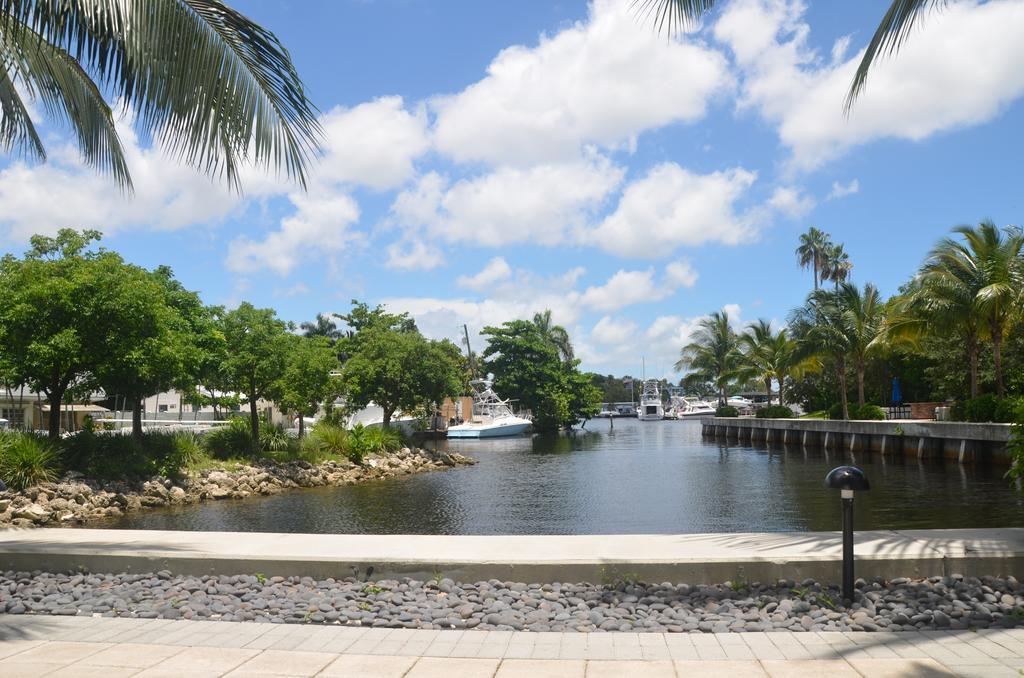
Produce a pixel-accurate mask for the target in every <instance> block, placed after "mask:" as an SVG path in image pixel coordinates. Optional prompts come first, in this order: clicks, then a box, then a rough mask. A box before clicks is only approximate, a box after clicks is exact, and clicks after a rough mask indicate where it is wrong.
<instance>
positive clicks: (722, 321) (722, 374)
mask: <svg viewBox="0 0 1024 678" xmlns="http://www.w3.org/2000/svg"><path fill="white" fill-rule="evenodd" d="M675 368H676V370H677V371H682V370H689V371H691V372H692V373H695V374H699V375H701V376H703V377H704V378H705V379H706V380H707V381H709V382H711V383H713V384H714V385H715V388H716V389H717V390H718V404H719V405H724V404H725V402H726V390H727V389H728V388H729V386H730V384H732V383H733V382H734V381H736V380H737V379H744V378H746V377H747V376H749V369H748V368H747V366H746V363H745V360H744V356H743V352H742V351H741V350H740V341H739V337H738V336H737V334H736V332H735V330H733V329H732V325H730V323H729V314H728V313H727V312H726V311H716V312H714V313H712V314H711V315H710V316H709V317H707V318H704V319H703V320H701V321H700V323H699V329H698V330H697V332H696V333H695V334H694V335H693V340H692V341H691V342H690V343H689V344H687V345H686V346H684V347H683V348H682V350H681V351H680V352H679V360H678V361H676V364H675Z"/></svg>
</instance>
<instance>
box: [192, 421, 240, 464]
mask: <svg viewBox="0 0 1024 678" xmlns="http://www.w3.org/2000/svg"><path fill="white" fill-rule="evenodd" d="M202 445H203V448H204V449H205V450H206V453H207V454H209V455H210V456H211V457H213V458H214V459H220V460H224V459H237V458H247V457H251V456H252V435H251V434H250V433H249V420H248V419H244V418H242V417H235V418H233V419H230V420H229V421H228V423H226V424H223V425H221V426H216V427H214V428H213V429H211V430H209V431H207V432H206V433H205V434H203V438H202Z"/></svg>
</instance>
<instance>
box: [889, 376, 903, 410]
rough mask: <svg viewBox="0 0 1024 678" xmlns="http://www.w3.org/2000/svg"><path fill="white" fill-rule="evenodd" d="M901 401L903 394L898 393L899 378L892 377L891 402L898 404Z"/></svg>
mask: <svg viewBox="0 0 1024 678" xmlns="http://www.w3.org/2000/svg"><path fill="white" fill-rule="evenodd" d="M902 402H903V394H902V393H900V378H899V377H893V378H892V404H893V405H899V404H901V403H902Z"/></svg>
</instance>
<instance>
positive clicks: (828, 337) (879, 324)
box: [798, 283, 885, 419]
mask: <svg viewBox="0 0 1024 678" xmlns="http://www.w3.org/2000/svg"><path fill="white" fill-rule="evenodd" d="M884 308H885V307H884V305H883V304H882V301H881V295H880V294H879V293H878V288H876V287H875V286H874V285H872V284H870V283H869V284H867V285H865V286H864V289H863V291H861V290H860V289H859V288H858V287H857V286H856V285H851V284H850V283H843V284H842V285H840V286H839V288H838V289H836V290H818V291H816V292H812V293H811V295H810V297H809V298H808V304H807V307H805V309H803V310H801V311H798V313H799V314H801V315H802V316H803V317H804V319H809V318H812V317H813V318H814V321H813V322H811V323H810V324H809V325H808V329H807V331H806V332H805V335H804V340H805V343H806V344H807V348H808V349H810V350H811V351H813V352H815V353H818V354H820V355H825V356H829V357H831V358H832V359H833V360H834V361H835V365H836V376H838V377H839V387H840V402H841V403H842V406H843V418H844V419H848V418H849V417H850V409H849V403H848V401H847V397H846V391H847V381H846V370H847V368H848V367H852V368H853V370H854V372H855V373H856V375H857V404H858V405H860V406H862V407H863V405H864V375H865V373H866V372H867V364H868V359H869V358H870V357H871V356H872V355H873V354H875V353H876V352H877V351H879V350H880V349H881V348H882V346H883V342H884V336H885V335H884V332H883V323H884V319H885V315H884Z"/></svg>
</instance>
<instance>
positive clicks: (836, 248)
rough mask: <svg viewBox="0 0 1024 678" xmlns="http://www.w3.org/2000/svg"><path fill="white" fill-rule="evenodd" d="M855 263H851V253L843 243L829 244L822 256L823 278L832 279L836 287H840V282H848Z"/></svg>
mask: <svg viewBox="0 0 1024 678" xmlns="http://www.w3.org/2000/svg"><path fill="white" fill-rule="evenodd" d="M852 269H853V264H851V263H850V255H849V254H847V253H846V249H845V248H844V247H843V244H842V243H838V244H835V245H829V246H828V247H826V248H825V254H824V256H823V257H822V267H821V279H822V280H823V281H824V280H831V281H832V282H833V283H835V289H839V283H842V282H846V281H847V279H848V278H849V277H850V271H851V270H852Z"/></svg>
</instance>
